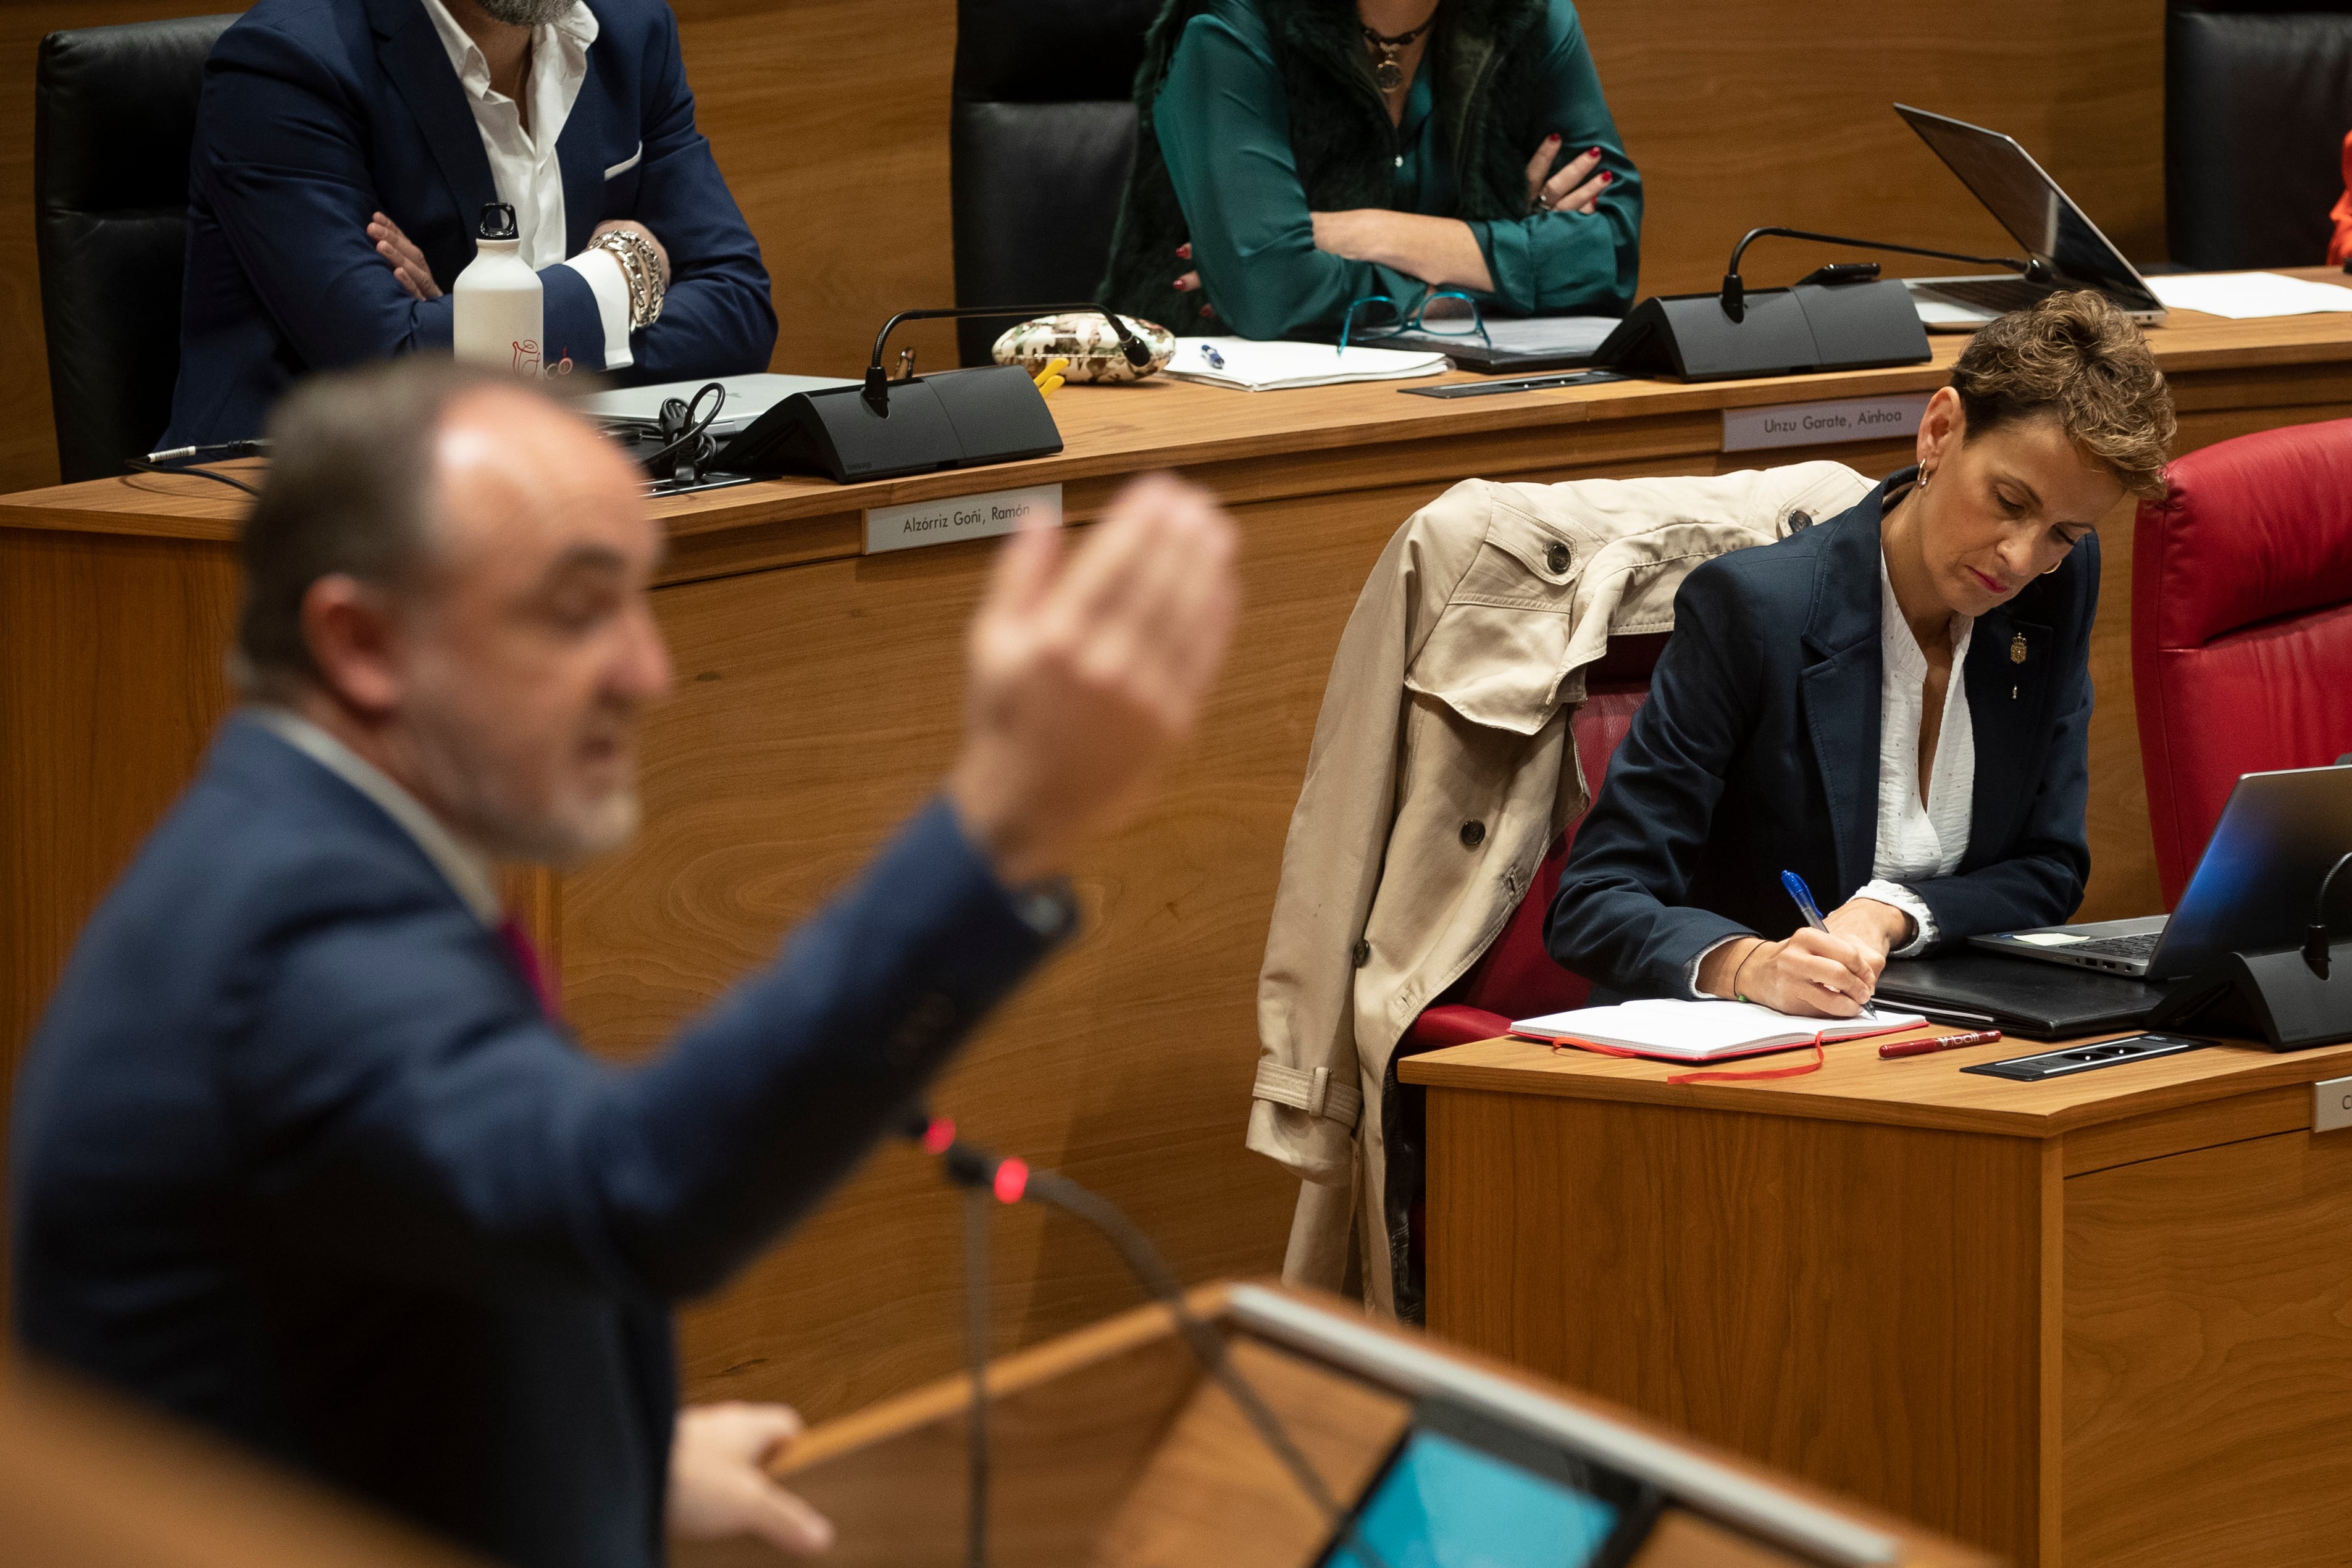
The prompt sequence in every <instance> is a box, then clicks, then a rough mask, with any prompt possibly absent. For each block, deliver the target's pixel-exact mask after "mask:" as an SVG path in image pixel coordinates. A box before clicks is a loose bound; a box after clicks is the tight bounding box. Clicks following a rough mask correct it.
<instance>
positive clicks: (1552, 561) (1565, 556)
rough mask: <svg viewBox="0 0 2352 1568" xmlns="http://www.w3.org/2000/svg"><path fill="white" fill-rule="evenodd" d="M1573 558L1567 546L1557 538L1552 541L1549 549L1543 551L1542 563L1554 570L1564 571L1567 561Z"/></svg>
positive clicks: (1566, 568)
mask: <svg viewBox="0 0 2352 1568" xmlns="http://www.w3.org/2000/svg"><path fill="white" fill-rule="evenodd" d="M1573 559H1576V558H1575V557H1574V556H1572V555H1570V553H1569V549H1568V547H1567V546H1566V545H1564V544H1561V543H1559V541H1558V540H1557V539H1555V540H1554V541H1552V546H1551V548H1550V549H1548V550H1546V551H1544V564H1545V565H1546V566H1548V567H1549V568H1551V569H1552V570H1554V571H1566V570H1568V563H1569V562H1570V561H1571V560H1573Z"/></svg>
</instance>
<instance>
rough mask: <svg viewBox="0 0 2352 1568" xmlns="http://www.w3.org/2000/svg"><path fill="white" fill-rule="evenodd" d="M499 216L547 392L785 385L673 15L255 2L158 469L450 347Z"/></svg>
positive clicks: (233, 66) (567, 8) (231, 42)
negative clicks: (528, 279) (491, 208)
mask: <svg viewBox="0 0 2352 1568" xmlns="http://www.w3.org/2000/svg"><path fill="white" fill-rule="evenodd" d="M490 202H503V203H506V204H508V205H509V206H511V207H513V208H514V210H515V220H516V227H517V229H518V231H519V232H520V235H521V239H522V256H523V259H524V260H526V261H528V262H529V263H530V265H531V266H532V267H535V268H537V269H538V271H539V276H540V281H541V285H542V286H543V287H544V288H545V291H546V317H547V331H546V345H545V354H546V361H547V363H548V364H549V365H550V366H551V367H552V366H554V365H556V364H557V363H558V362H559V361H562V360H564V359H569V360H570V361H572V364H573V365H574V366H575V367H576V368H578V369H581V370H589V371H614V372H615V373H616V374H617V376H618V378H619V379H621V380H623V381H628V382H668V381H683V380H687V379H688V378H692V377H701V376H717V375H731V374H740V373H742V372H746V371H764V370H766V369H767V368H768V357H769V354H770V353H771V352H772V350H773V349H774V348H775V341H776V313H775V308H774V306H773V305H772V303H771V302H770V300H769V297H768V274H767V269H766V268H765V267H762V266H761V261H760V246H759V243H758V242H757V241H756V240H754V239H753V238H752V237H751V230H750V228H749V227H747V226H746V225H745V224H744V222H743V214H742V212H741V211H740V209H739V208H738V207H737V206H736V204H735V199H734V197H732V196H731V195H730V194H729V193H728V190H727V182H726V181H725V180H724V179H723V178H721V177H720V175H719V166H718V164H717V163H715V162H713V161H712V160H711V156H710V143H709V141H706V140H704V138H703V135H702V133H701V132H700V131H698V130H696V129H695V123H694V94H693V93H692V92H691V91H690V90H689V89H688V87H687V83H686V67H685V63H684V61H683V60H682V59H681V58H680V57H679V54H678V38H677V18H676V17H675V16H672V15H671V13H670V8H669V6H668V5H666V4H664V3H663V0H593V4H591V3H590V0H260V3H259V4H257V5H255V6H254V7H253V9H251V10H250V11H247V13H246V14H245V15H244V16H242V17H240V18H238V20H237V21H236V23H235V24H234V25H233V26H230V27H229V29H228V30H227V31H226V32H225V33H223V34H222V35H221V37H220V41H219V43H217V44H216V45H215V46H214V48H213V53H212V57H211V58H210V59H209V60H208V61H207V62H206V63H205V89H204V98H203V101H202V104H201V106H200V107H199V109H198V110H197V115H196V140H195V148H194V154H193V156H192V157H191V159H190V162H189V205H188V251H187V275H186V280H185V284H184V297H183V300H182V306H181V326H180V375H179V382H178V383H177V385H176V387H175V388H174V391H173V400H172V424H171V428H170V430H169V431H168V432H166V433H165V434H164V436H163V442H162V444H163V445H164V446H167V447H175V446H185V445H195V444H207V443H213V442H224V441H242V440H245V439H247V438H249V437H251V436H254V435H257V434H260V430H261V424H262V421H263V419H264V418H265V417H266V416H267V415H268V411H269V405H270V404H271V403H272V402H275V401H276V400H277V399H278V396H279V395H281V394H282V393H283V392H285V390H286V388H287V387H288V386H289V385H290V384H291V383H292V382H293V381H294V380H295V379H296V378H297V377H299V376H300V375H302V374H304V373H306V372H308V371H319V370H327V369H334V368H340V367H344V366H350V365H355V364H358V363H361V362H362V361H368V360H378V359H387V358H390V357H391V356H393V355H395V354H402V353H406V352H409V351H411V350H417V349H432V348H440V349H446V348H448V347H449V343H450V310H451V303H450V300H449V298H448V295H447V293H446V290H447V289H448V287H449V285H450V284H451V283H452V282H453V281H455V280H456V278H457V274H458V273H460V272H462V271H463V270H465V268H466V267H467V264H468V263H470V262H471V261H472V260H473V259H474V246H475V235H477V234H478V232H479V224H480V219H481V212H482V208H483V206H484V205H485V204H488V203H490Z"/></svg>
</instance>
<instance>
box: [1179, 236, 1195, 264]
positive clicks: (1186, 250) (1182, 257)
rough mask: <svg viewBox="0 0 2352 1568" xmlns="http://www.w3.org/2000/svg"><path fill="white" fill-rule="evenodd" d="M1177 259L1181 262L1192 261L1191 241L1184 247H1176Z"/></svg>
mask: <svg viewBox="0 0 2352 1568" xmlns="http://www.w3.org/2000/svg"><path fill="white" fill-rule="evenodd" d="M1176 259H1177V260H1179V261H1190V260H1192V244H1191V242H1190V241H1187V242H1186V243H1184V244H1183V245H1180V246H1177V247H1176Z"/></svg>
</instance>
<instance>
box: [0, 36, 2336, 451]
mask: <svg viewBox="0 0 2352 1568" xmlns="http://www.w3.org/2000/svg"><path fill="white" fill-rule="evenodd" d="M229 8H234V7H233V6H232V5H229V4H228V0H215V4H212V5H206V4H204V3H203V0H176V3H175V0H75V3H74V4H70V5H68V4H67V3H65V0H0V362H5V363H6V364H8V365H10V366H11V367H12V369H13V370H14V371H15V372H16V373H15V374H13V375H11V376H10V377H9V378H8V379H7V381H6V382H5V383H0V492H5V491H14V490H22V489H28V488H31V487H33V486H37V485H45V484H49V483H53V482H54V481H55V479H56V476H57V467H56V450H55V446H54V444H53V435H52V430H51V424H50V419H49V402H48V377H47V365H46V363H45V361H44V360H43V358H42V350H41V330H40V294H39V279H38V273H37V267H36V265H35V261H34V255H33V240H32V190H33V172H32V146H33V136H32V130H33V100H32V92H33V62H34V57H35V51H36V49H37V46H38V44H39V41H40V38H41V36H42V35H43V34H44V33H47V32H48V31H50V30H51V29H53V28H57V27H67V26H74V27H79V26H98V25H100V24H105V23H112V22H128V21H137V20H142V19H147V18H152V17H157V16H189V15H195V14H199V13H202V12H205V11H210V10H218V9H229ZM1582 9H1583V14H1584V20H1585V27H1586V30H1587V33H1588V34H1589V36H1590V37H1591V42H1592V48H1593V53H1594V57H1595V58H1596V59H1597V60H1598V61H1599V63H1600V67H1601V79H1602V83H1603V85H1604V87H1605V88H1606V89H1607V91H1608V94H1609V99H1610V103H1611V105H1612V109H1613V110H1614V111H1615V113H1616V116H1617V120H1618V123H1619V127H1620V129H1621V130H1622V131H1623V133H1624V137H1625V141H1626V145H1627V147H1628V148H1629V149H1630V150H1631V151H1632V152H1633V157H1634V159H1635V161H1636V162H1639V163H1640V164H1641V166H1642V169H1643V176H1644V179H1645V180H1646V182H1647V187H1646V188H1647V191H1648V193H1649V200H1648V208H1647V214H1648V216H1647V225H1646V230H1645V235H1644V244H1643V288H1644V289H1645V290H1650V291H1656V290H1662V289H1663V290H1666V291H1670V292H1672V291H1681V290H1688V289H1695V288H1706V287H1713V286H1714V284H1715V283H1716V282H1717V279H1718V278H1719V277H1720V275H1721V272H1722V268H1723V258H1724V256H1727V254H1728V253H1729V251H1730V247H1731V244H1732V242H1733V241H1734V240H1735V239H1737V238H1738V235H1739V234H1740V233H1741V232H1743V231H1744V230H1745V229H1747V228H1748V227H1749V226H1752V225H1757V224H1764V223H1778V224H1783V225H1791V226H1795V227H1800V228H1803V227H1813V228H1824V229H1828V230H1830V231H1832V232H1836V233H1849V234H1863V235H1879V236H1883V237H1885V238H1889V239H1906V238H1907V239H1910V240H1912V241H1914V242H1916V243H1918V244H1923V245H1941V246H1952V247H1954V248H1958V249H1962V250H1972V249H1978V248H1980V247H1981V248H1986V249H1989V250H1993V251H1999V250H2005V249H2007V248H2008V242H2007V239H2006V236H2005V235H2003V234H2002V233H2001V231H2000V229H1999V228H1998V227H1997V226H1996V225H1994V224H1993V223H1992V221H1991V220H1990V218H1988V217H1986V216H1985V215H1984V214H1983V213H1982V211H1981V210H1980V209H1979V208H1978V207H1977V205H1976V204H1975V203H1974V202H1973V201H1972V200H1971V199H1970V198H1969V195H1968V194H1967V193H1966V192H1965V191H1964V190H1963V189H1962V188H1961V187H1960V185H1959V184H1958V182H1957V181H1956V180H1954V179H1953V178H1952V177H1951V176H1950V175H1949V174H1948V173H1947V172H1945V170H1944V168H1943V166H1942V165H1941V164H1939V163H1938V162H1936V160H1935V159H1934V158H1933V157H1932V156H1931V155H1930V154H1929V153H1928V152H1927V149H1926V148H1925V147H1924V146H1922V145H1920V143H1919V142H1918V141H1917V139H1916V137H1914V136H1913V135H1912V134H1911V132H1910V131H1908V130H1907V129H1906V127H1905V126H1904V125H1903V123H1902V122H1901V121H1900V120H1897V119H1896V118H1895V115H1894V113H1893V111H1892V110H1889V109H1888V107H1887V105H1888V102H1889V100H1891V99H1895V98H1897V97H1900V98H1903V99H1905V100H1906V101H1908V102H1912V103H1916V104H1919V105H1921V106H1922V107H1925V108H1928V109H1934V110H1939V111H1942V112H1946V113H1951V114H1957V115H1959V116H1961V117H1963V118H1967V119H1973V120H1978V121H1979V122H1980V123H1985V124H1990V125H1993V126H1996V127H1998V128H2000V129H2001V130H2004V131H2010V132H2011V133H2012V134H2014V135H2016V136H2017V137H2019V138H2020V139H2021V141H2024V143H2025V144H2026V146H2027V147H2028V148H2029V149H2031V150H2032V152H2034V154H2035V155H2036V156H2037V157H2039V158H2041V159H2042V162H2043V163H2044V164H2045V165H2046V166H2047V167H2048V168H2049V169H2050V170H2051V172H2053V173H2054V174H2055V175H2056V176H2057V177H2058V178H2059V180H2060V181H2061V182H2063V183H2064V184H2065V185H2066V187H2067V188H2068V189H2069V190H2070V191H2071V192H2073V193H2074V196H2075V197H2076V199H2077V200H2079V201H2081V202H2082V203H2083V204H2084V206H2085V207H2086V208H2087V209H2088V210H2089V212H2090V213H2091V214H2092V215H2093V216H2094V217H2095V219H2096V220H2097V221H2098V222H2099V224H2100V225H2102V226H2103V227H2104V228H2105V230H2106V232H2107V233H2108V235H2110V236H2111V237H2113V238H2114V239H2115V240H2116V243H2117V244H2119V245H2121V246H2124V248H2125V249H2126V251H2128V252H2130V253H2131V254H2132V255H2134V256H2157V255H2158V254H2160V252H2161V249H2162V245H2163V226H2164V224H2163V218H2164V209H2163V171H2162V144H2161V136H2160V130H2159V119H2160V115H2161V110H2162V85H2161V84H2162V69H2161V67H2162V42H2161V33H2162V25H2163V8H2162V7H2161V6H2160V5H2156V4H2155V3H2154V0H2055V3H2049V4H2043V3H2036V0H1989V3H1988V4H1985V5H1974V6H1962V7H1958V8H1955V7H1953V6H1951V5H1938V4H1934V3H1932V0H1887V3H1885V4H1883V5H1877V6H1865V7H1858V8H1846V9H1841V10H1838V11H1835V12H1824V11H1822V10H1821V9H1820V8H1818V7H1814V6H1810V5H1792V4H1782V5H1777V6H1773V7H1769V8H1759V7H1757V6H1755V5H1738V4H1734V3H1732V0H1677V3H1676V4H1674V5H1645V4H1642V3H1640V0H1590V3H1589V4H1587V5H1584V6H1583V8H1582ZM677 13H678V17H679V23H680V28H681V33H682V36H683V38H684V41H685V48H686V58H687V66H688V74H689V75H690V77H691V78H692V80H693V82H694V86H695V89H696V92H697V95H698V99H699V104H700V118H701V123H702V127H703V129H704V131H706V132H707V133H708V134H709V137H710V140H711V143H712V146H713V147H714V149H715V150H716V152H717V155H718V159H719V167H720V168H721V170H723V171H724V172H725V173H726V175H727V177H728V180H729V182H730V184H731V185H732V186H733V188H734V191H735V194H736V198H737V200H738V201H739V202H740V203H741V204H742V207H743V210H744V213H745V214H746V216H747V217H748V218H749V219H750V221H751V228H752V232H753V233H754V234H756V235H758V236H759V239H760V243H761V248H762V249H763V251H764V252H765V253H766V256H767V260H768V267H769V270H770V271H771V272H772V274H773V276H774V277H775V279H776V308H777V314H778V316H779V317H780V318H781V319H782V331H781V333H780V335H779V338H778V341H777V351H776V361H775V362H776V368H777V369H779V370H791V371H807V372H812V373H829V374H847V373H854V372H855V371H856V368H857V367H858V366H859V365H861V364H863V363H864V362H865V357H866V351H867V350H868V349H869V348H870V347H871V345H872V341H873V333H874V330H875V329H876V328H877V327H878V326H879V325H880V324H881V322H882V320H883V319H885V318H886V317H887V315H888V314H889V313H890V312H891V311H893V310H898V309H905V308H909V307H913V306H918V305H929V304H940V305H944V304H948V303H950V302H951V299H952V296H953V292H954V289H953V280H952V274H951V257H950V246H949V229H948V147H947V120H948V90H949V82H950V72H951V68H952V64H953V57H954V47H955V11H954V5H953V0H677ZM1041 243H1050V241H1043V240H1041ZM1817 256H1818V253H1817V252H1816V251H1813V250H1811V249H1809V248H1806V247H1799V246H1791V245H1786V244H1783V245H1780V246H1773V245H1772V244H1771V243H1770V242H1767V244H1766V246H1765V247H1764V248H1762V249H1759V251H1758V252H1757V253H1756V258H1755V266H1754V267H1753V269H1752V270H1753V272H1754V275H1755V276H1756V277H1757V278H1758V279H1759V281H1765V282H1778V281H1782V280H1785V279H1787V278H1789V277H1794V276H1796V275H1797V274H1798V273H1799V272H1801V271H1802V270H1805V269H1807V268H1810V267H1811V266H1812V265H1813V263H1814V260H1815V259H1816V258H1817ZM2314 259H2315V260H2316V259H2317V258H2316V257H2315V258H2314ZM1942 265H1943V264H1941V263H1933V262H1915V263H1904V262H1900V261H1899V260H1897V259H1895V258H1889V260H1888V266H1889V268H1890V270H1891V271H1898V272H1900V271H1914V272H1916V271H1920V270H1931V269H1936V268H1939V267H1942ZM904 341H907V342H909V343H912V344H915V345H916V346H917V347H918V349H919V356H920V362H921V363H923V364H925V365H940V364H944V363H948V362H950V360H951V357H952V355H953V352H954V350H953V347H952V342H953V340H952V337H951V335H950V331H949V329H947V328H945V327H942V326H922V327H917V328H914V329H908V332H907V334H906V336H905V338H904Z"/></svg>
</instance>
